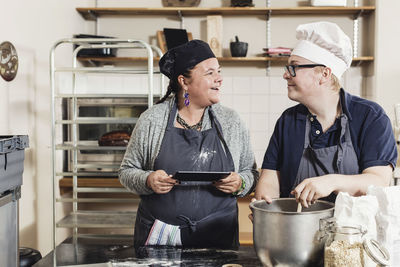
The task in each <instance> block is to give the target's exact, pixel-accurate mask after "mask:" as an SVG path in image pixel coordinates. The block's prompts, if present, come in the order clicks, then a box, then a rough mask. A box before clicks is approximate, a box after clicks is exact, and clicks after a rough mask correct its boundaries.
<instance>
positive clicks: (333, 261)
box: [324, 223, 390, 267]
mask: <svg viewBox="0 0 400 267" xmlns="http://www.w3.org/2000/svg"><path fill="white" fill-rule="evenodd" d="M326 232H327V233H328V238H327V240H326V242H325V249H324V266H325V267H348V266H357V267H358V266H360V267H375V266H386V265H388V264H389V259H390V257H389V254H388V252H387V250H386V249H385V248H383V247H382V246H381V245H380V244H379V243H378V242H377V241H375V240H372V239H369V238H367V237H365V234H366V233H367V231H366V230H363V229H362V227H361V226H354V225H353V226H351V225H338V224H336V223H334V224H331V225H330V226H329V227H328V229H326Z"/></svg>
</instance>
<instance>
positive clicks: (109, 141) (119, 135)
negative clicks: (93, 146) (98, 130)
mask: <svg viewBox="0 0 400 267" xmlns="http://www.w3.org/2000/svg"><path fill="white" fill-rule="evenodd" d="M130 138H131V135H130V134H129V132H127V131H112V132H109V133H105V134H103V135H102V136H101V137H100V139H99V145H100V146H127V145H128V142H129V139H130Z"/></svg>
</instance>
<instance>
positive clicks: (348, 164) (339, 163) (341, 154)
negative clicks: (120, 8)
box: [292, 114, 359, 202]
mask: <svg viewBox="0 0 400 267" xmlns="http://www.w3.org/2000/svg"><path fill="white" fill-rule="evenodd" d="M340 125H341V133H340V138H339V141H338V144H337V145H335V146H330V147H325V148H318V149H313V148H312V147H311V145H310V130H311V123H310V116H308V117H307V119H306V132H305V136H304V150H303V156H302V158H301V160H300V165H299V170H298V172H297V176H296V181H295V183H294V185H293V188H292V189H294V188H295V187H296V186H297V185H298V184H300V183H301V182H302V181H303V180H304V179H306V178H311V177H316V176H322V175H325V174H333V173H336V174H359V165H358V159H357V155H356V152H355V151H354V147H353V143H352V141H351V136H350V128H349V123H348V118H347V116H346V115H345V114H342V115H341V116H340ZM343 137H344V141H343V142H342V140H343ZM324 200H328V201H331V202H335V200H336V194H334V193H331V194H330V195H329V196H328V197H326V198H324Z"/></svg>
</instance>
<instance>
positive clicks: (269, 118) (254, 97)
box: [59, 68, 374, 166]
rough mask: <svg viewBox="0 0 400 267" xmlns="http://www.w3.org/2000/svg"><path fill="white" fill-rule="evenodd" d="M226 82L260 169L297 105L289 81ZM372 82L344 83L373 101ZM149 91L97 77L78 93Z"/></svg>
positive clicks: (136, 78)
mask: <svg viewBox="0 0 400 267" xmlns="http://www.w3.org/2000/svg"><path fill="white" fill-rule="evenodd" d="M70 78H71V77H60V79H59V83H60V87H61V91H63V88H71V79H70ZM223 78H224V80H223V84H222V90H221V103H222V104H223V105H225V106H227V107H231V108H233V109H234V110H236V111H237V112H238V113H239V115H240V117H241V119H242V120H243V121H244V123H245V124H246V125H247V127H248V129H249V130H250V136H251V144H252V147H253V150H254V153H255V156H256V160H257V165H258V166H261V164H262V161H263V158H264V153H265V150H266V149H267V146H268V143H269V139H270V136H271V135H272V132H273V130H274V127H275V123H276V121H277V119H278V118H279V116H280V115H281V114H282V112H283V111H284V110H285V109H287V108H288V107H291V106H294V105H296V104H297V103H296V102H294V101H291V100H290V99H289V98H288V97H287V88H286V81H285V80H284V79H283V78H282V76H281V75H274V76H266V75H263V76H247V75H241V76H238V75H226V76H225V75H224V77H223ZM166 82H168V81H167V79H166ZM372 82H373V80H372V78H370V77H362V76H361V73H360V70H359V69H357V68H351V69H350V70H349V71H348V72H347V73H346V74H345V75H344V77H343V79H342V81H341V83H342V85H343V87H344V88H345V89H346V90H347V91H348V92H349V93H351V94H354V95H358V96H363V97H366V98H370V99H373V98H374V96H373V95H372V94H369V93H368V92H369V91H370V90H368V88H372V86H371V85H372V84H371V83H372ZM147 88H148V85H147V76H146V75H107V76H104V75H99V74H96V75H86V76H82V77H81V76H79V75H78V76H77V77H76V90H77V92H80V93H114V94H129V93H139V94H146V93H147ZM159 90H160V85H159V78H158V77H156V78H155V79H154V92H155V93H158V92H159ZM66 93H67V92H66Z"/></svg>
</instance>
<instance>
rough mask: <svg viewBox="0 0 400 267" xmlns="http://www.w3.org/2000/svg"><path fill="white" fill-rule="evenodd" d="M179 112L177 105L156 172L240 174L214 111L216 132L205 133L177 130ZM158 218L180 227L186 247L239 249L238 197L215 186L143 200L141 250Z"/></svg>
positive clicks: (186, 185)
mask: <svg viewBox="0 0 400 267" xmlns="http://www.w3.org/2000/svg"><path fill="white" fill-rule="evenodd" d="M176 112H177V107H176V104H175V105H174V107H173V109H172V111H171V113H170V115H169V119H168V125H167V129H166V131H165V135H164V139H163V141H162V144H161V149H160V152H159V154H158V156H157V158H156V160H155V163H154V170H164V171H165V172H166V173H168V174H174V173H175V172H177V171H228V172H231V171H234V165H233V159H232V155H231V153H230V152H229V149H228V147H227V145H226V143H225V140H224V139H223V137H222V132H221V126H220V124H219V122H218V121H217V119H216V117H215V115H214V113H213V111H212V109H211V107H209V109H208V112H209V113H208V114H209V117H210V120H211V125H212V127H211V128H210V129H208V130H205V131H201V132H199V131H196V130H185V129H180V128H176V127H174V121H175V117H176ZM221 143H222V144H223V146H222V145H221ZM155 219H158V220H160V221H162V222H164V223H167V224H172V225H179V226H180V228H181V240H182V246H184V247H219V248H237V247H238V246H239V241H238V209H237V202H236V198H235V197H234V196H232V195H231V194H226V193H223V192H222V191H220V190H218V189H216V188H215V187H214V186H213V185H212V183H211V182H181V184H179V185H175V186H174V187H173V188H172V190H171V191H170V192H168V193H166V194H155V193H153V194H151V195H142V196H141V202H140V204H139V208H138V213H137V217H136V224H135V233H134V243H135V247H139V246H143V245H144V244H145V242H146V239H147V236H148V234H149V232H150V229H151V227H152V225H153V222H154V220H155Z"/></svg>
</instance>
